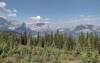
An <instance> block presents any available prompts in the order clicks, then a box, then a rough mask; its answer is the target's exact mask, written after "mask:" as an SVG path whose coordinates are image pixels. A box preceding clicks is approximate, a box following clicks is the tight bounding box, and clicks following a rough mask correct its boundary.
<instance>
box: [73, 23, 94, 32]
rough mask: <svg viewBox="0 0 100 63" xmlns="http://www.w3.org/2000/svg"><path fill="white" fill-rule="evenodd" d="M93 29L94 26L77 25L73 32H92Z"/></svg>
mask: <svg viewBox="0 0 100 63" xmlns="http://www.w3.org/2000/svg"><path fill="white" fill-rule="evenodd" d="M93 28H94V25H87V24H86V25H78V26H76V27H75V29H74V31H80V30H85V29H88V30H93Z"/></svg>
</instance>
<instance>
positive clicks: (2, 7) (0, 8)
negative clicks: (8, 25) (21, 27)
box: [0, 2, 17, 17]
mask: <svg viewBox="0 0 100 63" xmlns="http://www.w3.org/2000/svg"><path fill="white" fill-rule="evenodd" d="M16 13H17V10H16V9H14V10H11V9H8V8H6V3H5V2H0V16H6V17H16V16H17V15H16Z"/></svg>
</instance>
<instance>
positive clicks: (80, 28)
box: [0, 17, 100, 33]
mask: <svg viewBox="0 0 100 63" xmlns="http://www.w3.org/2000/svg"><path fill="white" fill-rule="evenodd" d="M50 26H51V25H48V24H46V23H45V22H38V23H31V24H27V23H24V22H23V23H18V22H17V21H9V20H7V19H5V18H3V17H0V31H15V32H25V31H27V32H50V31H54V30H52V28H51V27H50ZM56 30H59V31H60V32H68V33H69V32H70V33H80V32H84V33H85V32H100V26H96V25H92V24H79V25H77V26H75V27H74V28H73V29H70V28H58V29H56Z"/></svg>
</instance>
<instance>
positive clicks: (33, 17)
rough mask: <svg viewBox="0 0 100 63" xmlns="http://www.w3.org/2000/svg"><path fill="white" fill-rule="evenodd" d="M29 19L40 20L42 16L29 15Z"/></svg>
mask: <svg viewBox="0 0 100 63" xmlns="http://www.w3.org/2000/svg"><path fill="white" fill-rule="evenodd" d="M30 19H31V20H33V21H34V20H40V19H42V17H41V16H32V17H30Z"/></svg>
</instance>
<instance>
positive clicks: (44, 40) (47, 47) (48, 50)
mask: <svg viewBox="0 0 100 63" xmlns="http://www.w3.org/2000/svg"><path fill="white" fill-rule="evenodd" d="M0 63H100V37H99V36H98V34H96V33H87V34H86V35H84V34H83V33H81V34H80V36H79V37H75V36H72V35H67V34H66V33H65V34H60V33H59V32H57V33H51V34H45V35H44V36H43V35H42V36H41V35H40V34H39V33H38V36H37V37H34V36H32V35H31V34H27V33H22V34H19V35H16V34H15V33H14V32H0Z"/></svg>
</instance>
